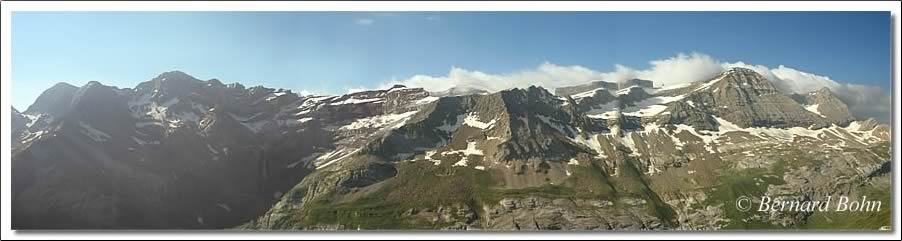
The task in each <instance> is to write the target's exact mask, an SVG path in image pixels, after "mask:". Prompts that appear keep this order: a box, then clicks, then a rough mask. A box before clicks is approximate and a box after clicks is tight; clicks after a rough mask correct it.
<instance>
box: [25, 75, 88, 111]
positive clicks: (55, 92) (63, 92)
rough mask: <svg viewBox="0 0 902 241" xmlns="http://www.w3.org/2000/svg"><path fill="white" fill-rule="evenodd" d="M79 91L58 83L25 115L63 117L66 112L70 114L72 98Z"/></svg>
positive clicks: (39, 97)
mask: <svg viewBox="0 0 902 241" xmlns="http://www.w3.org/2000/svg"><path fill="white" fill-rule="evenodd" d="M78 89H79V88H78V87H76V86H74V85H71V84H68V83H65V82H59V83H56V84H54V85H53V86H52V87H50V88H49V89H47V90H45V91H44V92H42V93H41V95H39V96H38V98H37V99H36V100H35V101H34V103H33V104H31V106H29V107H28V109H26V110H25V112H24V113H26V114H32V115H34V114H50V115H53V116H59V115H62V114H64V113H65V112H68V110H69V105H70V104H71V102H72V98H73V97H74V96H75V92H76V91H78Z"/></svg>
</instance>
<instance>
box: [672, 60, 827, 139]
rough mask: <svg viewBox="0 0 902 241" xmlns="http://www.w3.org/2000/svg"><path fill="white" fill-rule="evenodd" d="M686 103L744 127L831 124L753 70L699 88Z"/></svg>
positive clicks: (737, 71) (731, 72) (731, 73)
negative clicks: (690, 102) (693, 103)
mask: <svg viewBox="0 0 902 241" xmlns="http://www.w3.org/2000/svg"><path fill="white" fill-rule="evenodd" d="M686 99H687V100H692V101H694V102H695V103H696V104H698V105H700V106H701V108H705V109H706V110H707V111H708V112H711V113H713V114H714V115H717V116H720V117H722V118H724V119H726V120H728V121H730V122H732V123H735V124H736V125H739V126H740V127H775V128H788V127H805V128H808V127H814V128H821V127H826V126H829V124H830V123H829V122H828V121H827V120H826V119H824V118H823V117H821V116H819V115H817V114H815V113H811V112H810V111H807V110H805V109H804V108H803V107H802V106H801V105H799V104H798V103H796V102H795V101H794V100H793V99H792V98H790V97H788V96H785V95H783V94H781V93H780V92H779V91H777V89H776V88H775V87H774V85H773V84H772V83H771V82H770V81H768V80H767V79H765V78H764V76H761V75H760V74H758V73H756V72H755V71H753V70H750V69H743V68H733V69H730V70H728V71H726V72H724V73H723V74H721V75H720V76H718V77H716V78H714V79H713V80H710V81H707V82H705V83H702V84H700V85H699V86H698V87H695V90H694V91H693V93H692V94H689V95H688V96H687V97H686Z"/></svg>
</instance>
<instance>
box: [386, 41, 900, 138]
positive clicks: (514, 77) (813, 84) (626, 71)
mask: <svg viewBox="0 0 902 241" xmlns="http://www.w3.org/2000/svg"><path fill="white" fill-rule="evenodd" d="M649 65H650V67H649V68H647V69H633V68H630V67H627V66H623V65H615V66H614V71H611V72H601V71H597V70H593V69H589V68H586V67H582V66H576V65H573V66H561V65H556V64H553V63H549V62H545V63H542V64H540V65H539V66H537V67H536V68H534V69H526V70H522V71H518V72H513V73H505V74H491V73H485V72H481V71H476V70H468V69H462V68H457V67H454V68H451V70H450V71H449V72H448V75H446V76H428V75H415V76H412V77H410V78H408V79H402V80H395V81H391V82H387V83H383V84H382V86H381V87H388V86H391V85H392V84H403V85H406V86H410V87H422V88H424V89H426V90H428V91H443V90H447V89H449V88H451V87H469V88H478V89H484V90H487V91H490V92H495V91H500V90H505V89H510V88H522V87H528V86H530V85H536V86H542V87H545V88H547V89H549V90H553V89H554V88H557V87H563V86H572V85H579V84H584V83H588V82H592V81H599V80H601V81H609V82H619V81H624V80H629V79H633V78H639V79H647V80H652V81H654V83H655V86H656V87H662V86H663V87H667V86H673V85H681V84H688V83H692V82H696V81H703V80H708V79H711V78H713V77H715V76H717V75H718V74H719V73H721V72H722V71H724V70H726V69H729V68H732V67H744V68H749V69H753V70H755V71H756V72H758V73H760V74H761V75H763V76H765V77H766V78H767V79H769V80H770V81H771V82H773V83H774V85H775V86H777V88H779V89H780V90H781V91H782V92H784V93H809V92H812V91H816V90H818V89H820V88H823V87H827V88H829V89H830V90H831V91H833V92H834V93H836V94H837V96H839V97H840V99H842V100H843V101H844V102H846V104H847V105H849V109H850V110H851V111H852V112H853V114H855V116H856V117H858V118H867V117H874V118H876V119H878V120H880V121H884V122H887V121H889V120H890V114H891V112H892V98H891V96H889V95H888V94H887V93H886V92H885V91H884V90H883V89H882V88H880V87H878V86H867V85H859V84H852V83H844V82H840V81H836V80H833V79H830V77H827V76H821V75H817V74H812V73H807V72H803V71H800V70H796V69H793V68H790V67H787V66H783V65H780V66H777V67H776V68H770V67H768V66H763V65H753V64H747V63H744V62H735V63H728V62H721V61H719V60H717V59H715V58H713V57H711V56H709V55H706V54H701V53H691V54H683V53H680V54H677V55H676V56H673V57H670V58H666V59H658V60H652V61H649Z"/></svg>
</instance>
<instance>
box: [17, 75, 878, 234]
mask: <svg viewBox="0 0 902 241" xmlns="http://www.w3.org/2000/svg"><path fill="white" fill-rule="evenodd" d="M628 83H629V84H628V86H627V87H625V88H620V87H622V86H624V85H623V84H621V85H617V86H613V85H610V84H604V83H599V82H596V83H592V84H588V85H585V86H577V87H572V88H563V89H557V90H555V93H556V94H552V93H551V92H549V91H547V90H545V89H543V88H541V87H529V88H524V89H519V88H517V89H510V90H504V91H500V92H495V93H487V92H481V91H475V90H469V89H457V90H449V91H446V92H442V93H429V92H427V91H424V90H423V89H420V88H408V87H405V86H393V87H391V88H389V89H385V90H372V91H363V92H357V93H351V94H346V95H340V96H300V95H297V94H295V93H292V92H291V91H289V90H282V89H278V90H276V89H269V88H264V87H252V88H245V87H244V86H242V85H240V84H230V85H224V84H222V83H220V82H219V81H218V80H215V79H212V80H207V81H202V80H197V79H195V78H194V77H191V76H189V75H187V74H185V73H181V72H167V73H163V74H161V75H159V76H157V77H156V78H153V79H152V80H150V81H147V82H144V83H141V84H139V85H138V86H137V87H136V88H134V89H118V88H115V87H109V86H103V85H101V84H99V83H96V82H92V83H88V84H86V85H85V86H82V87H80V88H79V87H74V86H70V85H65V84H60V85H57V86H54V87H53V88H51V89H49V90H48V91H47V92H45V93H44V94H43V95H42V96H41V97H39V98H38V101H37V102H36V103H35V104H34V105H32V107H29V109H28V110H26V111H25V112H24V113H18V111H16V110H13V130H12V132H11V133H12V135H13V140H14V144H13V169H14V170H15V171H14V177H13V179H14V188H13V190H14V197H15V198H14V207H16V208H14V210H16V212H15V213H14V214H13V216H14V226H15V227H19V228H26V229H27V228H227V227H240V228H248V229H355V228H362V229H408V228H414V229H501V230H506V229H720V228H735V227H736V225H740V224H739V223H740V221H739V219H742V220H746V221H747V220H754V222H756V223H760V224H761V225H774V227H784V228H786V227H790V228H791V227H799V226H800V225H806V223H809V222H811V220H815V219H818V218H820V216H817V215H816V214H815V215H813V216H812V215H811V214H807V216H805V215H802V216H792V217H782V216H780V217H763V216H746V215H740V214H737V213H736V212H735V210H730V209H729V207H727V206H724V204H725V203H726V204H729V200H728V199H729V198H733V196H734V195H736V194H738V193H740V192H727V193H722V192H725V191H716V189H719V188H720V189H722V190H730V189H731V188H732V186H726V187H725V185H734V184H735V185H736V186H745V185H749V184H748V183H749V182H751V183H752V185H754V188H746V189H748V190H752V191H751V192H752V193H755V194H762V193H772V194H774V195H785V196H791V195H801V196H805V197H810V196H813V195H814V194H822V193H826V192H831V191H832V192H835V191H836V189H835V187H836V186H837V185H848V186H849V187H856V188H854V189H853V188H849V189H848V190H854V191H857V190H858V189H860V188H857V187H859V186H879V185H882V184H881V181H880V180H882V179H881V178H880V176H881V175H877V176H878V178H876V179H875V178H865V177H867V176H869V175H871V174H872V173H875V172H877V170H880V168H881V167H882V166H883V165H886V164H887V163H889V151H888V143H889V142H890V136H891V134H890V133H891V132H890V128H889V126H887V125H885V124H879V123H876V122H875V121H873V120H855V119H854V117H852V115H851V114H850V113H849V111H848V108H847V107H846V106H845V105H844V104H843V103H842V102H841V101H839V99H837V98H836V97H835V96H834V95H832V94H831V93H830V92H829V90H820V91H817V92H815V93H811V94H806V95H793V96H787V95H783V94H781V93H779V92H778V91H776V89H775V88H774V86H773V85H772V84H771V83H770V82H769V81H767V80H766V79H764V78H763V77H762V76H760V75H758V74H757V73H755V72H754V71H752V70H748V69H740V68H735V69H731V70H728V71H725V72H724V73H723V74H721V75H719V76H717V77H716V78H714V79H711V80H708V81H703V82H697V83H693V84H690V85H685V86H677V87H668V88H666V89H664V88H654V87H653V84H652V82H651V81H647V80H633V81H632V82H628ZM614 87H616V88H614ZM73 88H74V89H73ZM815 150H818V151H815ZM805 152H807V154H806V153H805ZM850 165H854V166H855V167H850ZM827 167H829V168H827ZM812 170H820V171H819V172H813V171H812ZM821 175H828V176H846V177H848V179H847V181H839V182H836V181H833V182H829V183H825V182H824V181H812V180H813V179H816V178H818V177H819V176H821ZM734 177H745V178H734ZM731 178H732V179H731ZM733 182H737V183H733ZM762 188H763V189H762ZM746 189H743V190H745V191H747V190H746ZM711 190H715V191H711ZM798 190H808V191H802V192H799V191H798ZM878 190H879V189H878ZM887 190H888V189H887Z"/></svg>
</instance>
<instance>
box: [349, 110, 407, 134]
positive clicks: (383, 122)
mask: <svg viewBox="0 0 902 241" xmlns="http://www.w3.org/2000/svg"><path fill="white" fill-rule="evenodd" d="M416 113H417V112H416V111H409V112H404V113H401V114H387V115H377V116H372V117H367V118H361V119H357V120H355V121H354V122H351V124H348V125H345V126H342V127H341V128H339V129H340V130H356V129H361V128H382V127H385V126H388V125H390V124H392V123H400V124H403V122H404V121H407V119H410V117H411V116H413V115H414V114H416Z"/></svg>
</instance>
